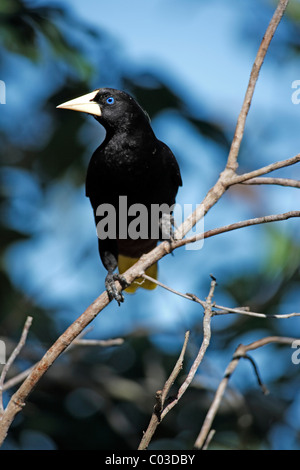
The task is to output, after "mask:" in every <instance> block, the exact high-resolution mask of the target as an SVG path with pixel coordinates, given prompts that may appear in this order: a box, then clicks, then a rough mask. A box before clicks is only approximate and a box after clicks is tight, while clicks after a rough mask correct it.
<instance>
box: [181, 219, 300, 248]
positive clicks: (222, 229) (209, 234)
mask: <svg viewBox="0 0 300 470" xmlns="http://www.w3.org/2000/svg"><path fill="white" fill-rule="evenodd" d="M294 217H300V211H290V212H285V213H283V214H273V215H265V216H263V217H256V218H254V219H248V220H243V221H241V222H235V223H233V224H229V225H225V226H224V227H219V228H214V229H212V230H208V231H206V232H204V233H199V234H197V235H194V236H192V237H189V238H185V239H184V240H175V241H174V242H173V245H172V246H173V247H174V248H178V247H180V246H184V245H187V244H188V243H194V242H196V241H198V240H202V239H203V238H204V239H206V238H210V237H213V236H215V235H220V234H221V233H225V232H231V231H232V230H237V229H240V228H244V227H251V226H252V225H259V224H266V223H270V222H279V221H282V220H287V219H290V218H294Z"/></svg>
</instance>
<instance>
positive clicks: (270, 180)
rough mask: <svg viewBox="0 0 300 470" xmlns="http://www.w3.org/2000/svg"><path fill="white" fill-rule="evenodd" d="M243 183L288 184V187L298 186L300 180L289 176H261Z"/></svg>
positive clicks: (299, 186)
mask: <svg viewBox="0 0 300 470" xmlns="http://www.w3.org/2000/svg"><path fill="white" fill-rule="evenodd" d="M243 184H249V185H250V184H275V185H279V186H289V187H290V188H300V181H298V180H293V179H291V178H268V177H263V176H261V177H260V178H251V179H250V180H247V181H243Z"/></svg>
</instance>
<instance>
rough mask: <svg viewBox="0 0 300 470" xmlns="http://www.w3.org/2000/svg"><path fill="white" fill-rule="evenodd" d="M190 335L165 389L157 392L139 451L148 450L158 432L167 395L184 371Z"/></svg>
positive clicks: (187, 335) (187, 333)
mask: <svg viewBox="0 0 300 470" xmlns="http://www.w3.org/2000/svg"><path fill="white" fill-rule="evenodd" d="M189 334H190V333H189V331H187V332H186V334H185V338H184V343H183V346H182V349H181V352H180V355H179V357H178V359H177V362H176V364H175V366H174V368H173V370H172V372H171V374H170V376H169V378H168V379H167V381H166V382H165V385H164V387H163V389H162V390H158V391H157V392H156V395H155V406H154V410H153V413H152V416H151V419H150V422H149V425H148V428H147V430H146V431H145V432H144V434H143V437H142V439H141V442H140V444H139V447H138V450H145V449H147V447H148V445H149V443H150V441H151V439H152V436H153V434H154V433H155V431H156V428H157V426H158V425H159V423H160V422H161V420H162V410H163V407H164V403H165V400H166V398H167V395H168V393H169V391H170V388H171V386H172V385H173V383H174V382H175V380H176V378H177V376H178V374H179V372H180V371H181V369H182V365H183V359H184V355H185V351H186V347H187V343H188V340H189Z"/></svg>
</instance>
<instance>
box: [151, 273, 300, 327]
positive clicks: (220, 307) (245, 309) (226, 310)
mask: <svg viewBox="0 0 300 470" xmlns="http://www.w3.org/2000/svg"><path fill="white" fill-rule="evenodd" d="M143 277H144V278H145V279H147V280H148V281H151V282H153V283H154V284H157V285H158V286H160V287H162V288H163V289H166V290H168V291H169V292H172V293H173V294H176V295H179V296H180V297H183V298H184V299H187V300H192V301H193V302H197V303H199V304H200V305H201V306H202V307H203V308H204V307H205V301H204V300H201V299H199V297H197V296H196V295H195V294H190V293H186V294H183V293H182V292H179V291H178V290H175V289H173V288H171V287H170V286H167V285H166V284H163V283H162V282H160V281H158V280H157V279H154V278H153V277H151V276H148V275H147V274H143ZM213 308H214V309H218V310H221V312H216V311H215V310H213V312H212V315H213V316H215V315H227V314H228V313H236V314H240V315H248V316H249V317H258V318H280V319H284V318H292V317H300V312H293V313H283V314H265V313H259V312H251V311H250V309H249V307H224V306H223V305H218V304H216V303H215V302H214V303H213Z"/></svg>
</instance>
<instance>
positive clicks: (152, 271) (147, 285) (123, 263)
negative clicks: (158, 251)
mask: <svg viewBox="0 0 300 470" xmlns="http://www.w3.org/2000/svg"><path fill="white" fill-rule="evenodd" d="M138 260H139V258H130V257H129V256H124V255H119V257H118V268H119V273H120V274H123V273H125V271H127V269H129V268H131V266H133V265H134V264H135V263H136V262H137V261H138ZM157 271H158V269H157V263H155V264H153V265H152V266H150V268H148V269H147V271H146V272H145V274H147V275H148V276H150V277H153V279H157ZM139 287H142V288H143V289H149V290H152V289H155V287H156V284H155V283H154V282H151V281H148V279H143V278H142V277H139V278H137V279H136V280H135V281H134V282H133V283H132V284H131V286H129V287H127V289H125V292H129V293H131V294H133V293H134V292H135V291H136V290H137V289H138V288H139Z"/></svg>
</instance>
